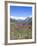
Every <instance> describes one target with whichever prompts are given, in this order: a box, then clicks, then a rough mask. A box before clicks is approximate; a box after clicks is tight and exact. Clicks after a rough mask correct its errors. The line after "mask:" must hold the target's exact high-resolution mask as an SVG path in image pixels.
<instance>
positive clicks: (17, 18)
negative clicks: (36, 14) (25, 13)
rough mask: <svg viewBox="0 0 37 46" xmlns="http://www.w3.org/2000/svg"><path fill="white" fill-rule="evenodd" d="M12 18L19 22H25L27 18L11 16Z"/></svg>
mask: <svg viewBox="0 0 37 46" xmlns="http://www.w3.org/2000/svg"><path fill="white" fill-rule="evenodd" d="M30 17H31V16H30ZM10 18H12V19H16V20H18V19H21V20H25V19H26V18H27V17H14V16H10Z"/></svg>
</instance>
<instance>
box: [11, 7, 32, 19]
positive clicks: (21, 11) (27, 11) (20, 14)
mask: <svg viewBox="0 0 37 46" xmlns="http://www.w3.org/2000/svg"><path fill="white" fill-rule="evenodd" d="M10 16H11V18H16V19H19V18H20V19H25V18H26V17H30V16H32V7H28V6H10Z"/></svg>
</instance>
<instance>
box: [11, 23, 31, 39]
mask: <svg viewBox="0 0 37 46" xmlns="http://www.w3.org/2000/svg"><path fill="white" fill-rule="evenodd" d="M31 38H32V28H31V26H29V25H22V26H21V25H20V24H19V25H17V24H16V23H13V24H10V39H11V40H15V39H31Z"/></svg>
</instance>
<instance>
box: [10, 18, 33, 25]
mask: <svg viewBox="0 0 37 46" xmlns="http://www.w3.org/2000/svg"><path fill="white" fill-rule="evenodd" d="M10 22H11V23H12V22H18V23H23V24H31V25H32V17H27V18H26V19H24V20H22V19H18V20H16V19H13V18H10Z"/></svg>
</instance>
